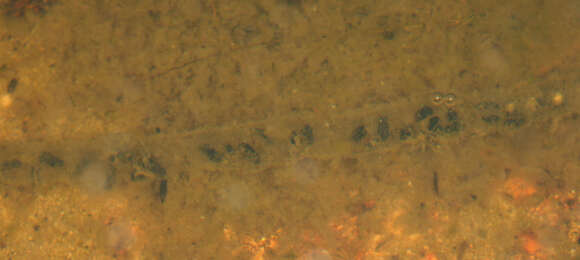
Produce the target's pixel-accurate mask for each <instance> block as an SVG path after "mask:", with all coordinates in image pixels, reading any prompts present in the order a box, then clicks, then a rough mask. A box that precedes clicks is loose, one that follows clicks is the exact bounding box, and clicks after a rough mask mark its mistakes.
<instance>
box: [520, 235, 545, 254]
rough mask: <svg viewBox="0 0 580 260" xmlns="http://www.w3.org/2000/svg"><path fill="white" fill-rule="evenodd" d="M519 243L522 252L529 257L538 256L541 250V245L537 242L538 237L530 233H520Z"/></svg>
mask: <svg viewBox="0 0 580 260" xmlns="http://www.w3.org/2000/svg"><path fill="white" fill-rule="evenodd" d="M520 242H521V245H522V248H523V249H524V251H525V252H526V253H528V254H529V255H538V253H539V252H540V251H541V249H542V245H541V244H540V242H538V236H537V235H536V233H534V232H531V231H527V232H524V233H522V234H521V235H520Z"/></svg>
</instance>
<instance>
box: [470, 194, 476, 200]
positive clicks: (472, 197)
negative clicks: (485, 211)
mask: <svg viewBox="0 0 580 260" xmlns="http://www.w3.org/2000/svg"><path fill="white" fill-rule="evenodd" d="M469 196H470V197H471V199H472V200H477V195H475V194H469Z"/></svg>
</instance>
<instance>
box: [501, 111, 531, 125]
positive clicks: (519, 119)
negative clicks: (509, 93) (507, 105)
mask: <svg viewBox="0 0 580 260" xmlns="http://www.w3.org/2000/svg"><path fill="white" fill-rule="evenodd" d="M525 122H526V120H525V118H524V116H523V115H521V114H518V113H515V114H509V115H508V116H507V118H506V119H505V121H504V125H505V126H509V127H520V126H522V125H523V124H524V123H525Z"/></svg>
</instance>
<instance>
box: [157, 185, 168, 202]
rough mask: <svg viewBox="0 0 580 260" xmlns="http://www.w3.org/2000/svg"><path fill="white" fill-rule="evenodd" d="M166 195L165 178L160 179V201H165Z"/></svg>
mask: <svg viewBox="0 0 580 260" xmlns="http://www.w3.org/2000/svg"><path fill="white" fill-rule="evenodd" d="M166 197H167V180H165V179H164V180H161V183H159V200H160V201H161V203H163V202H165V198H166Z"/></svg>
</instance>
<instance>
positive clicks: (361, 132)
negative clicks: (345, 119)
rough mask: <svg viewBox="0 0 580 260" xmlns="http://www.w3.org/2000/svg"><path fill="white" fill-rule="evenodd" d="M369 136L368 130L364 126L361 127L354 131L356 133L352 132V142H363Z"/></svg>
mask: <svg viewBox="0 0 580 260" xmlns="http://www.w3.org/2000/svg"><path fill="white" fill-rule="evenodd" d="M366 136H367V130H366V128H365V127H364V126H362V125H361V126H359V127H357V128H356V129H354V131H353V132H352V136H351V138H352V140H353V141H355V142H357V143H358V142H360V141H362V139H364V138H365V137H366Z"/></svg>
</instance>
